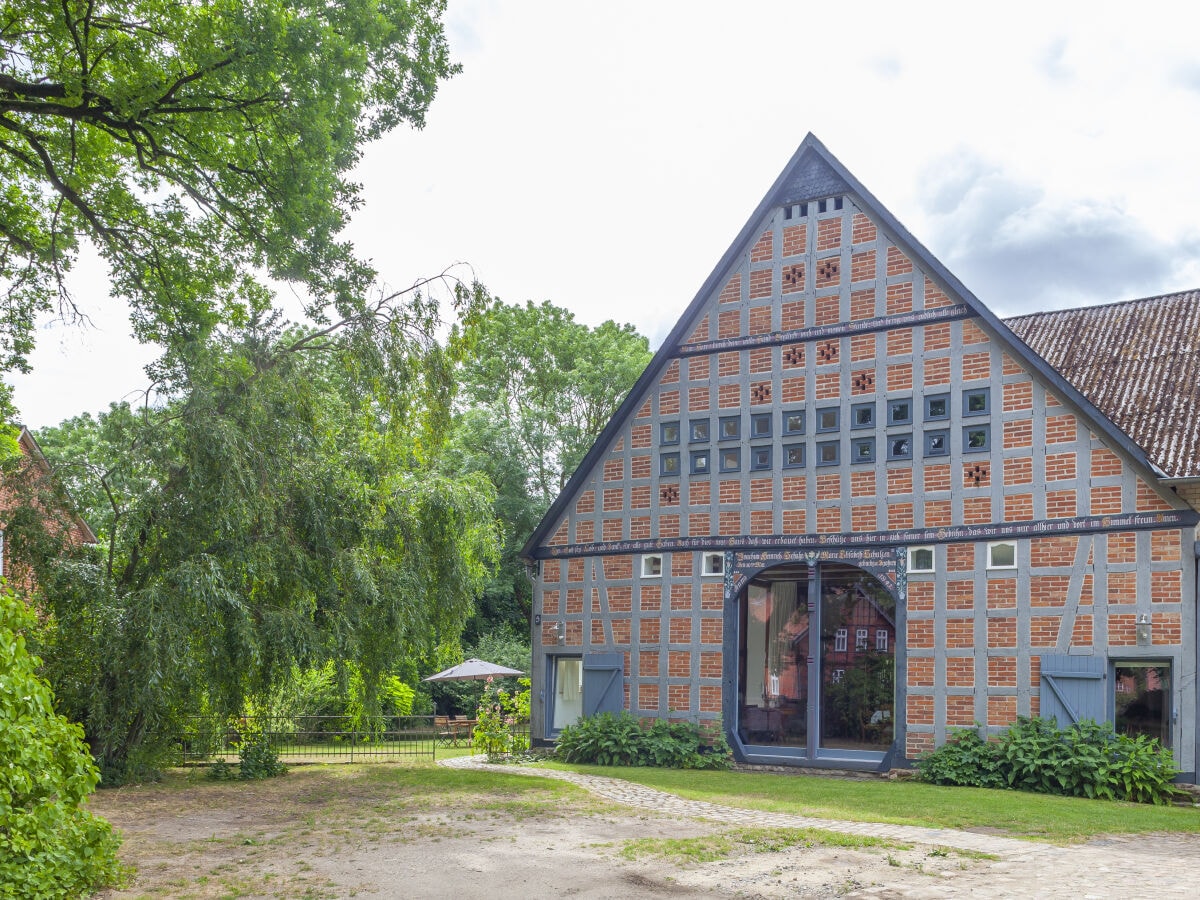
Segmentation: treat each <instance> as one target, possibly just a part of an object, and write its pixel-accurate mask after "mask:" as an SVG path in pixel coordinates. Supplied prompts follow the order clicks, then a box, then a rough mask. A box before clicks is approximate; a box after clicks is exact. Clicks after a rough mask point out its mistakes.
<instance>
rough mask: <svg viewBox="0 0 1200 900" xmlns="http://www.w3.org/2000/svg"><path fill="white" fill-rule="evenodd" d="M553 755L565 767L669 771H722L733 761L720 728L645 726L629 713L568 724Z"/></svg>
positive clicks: (688, 724) (657, 723) (661, 723)
mask: <svg viewBox="0 0 1200 900" xmlns="http://www.w3.org/2000/svg"><path fill="white" fill-rule="evenodd" d="M555 755H556V756H557V757H558V758H559V759H561V760H563V761H564V762H573V763H596V764H599V765H602V766H655V767H658V768H669V769H724V768H728V767H729V765H730V762H731V754H730V750H729V745H728V744H727V743H726V742H725V737H724V736H723V735H722V734H721V733H720V731H719V730H717V729H707V728H702V727H701V726H699V725H696V724H695V723H693V722H668V721H666V720H665V719H654V720H652V721H650V722H648V723H646V724H643V723H642V722H641V721H640V720H638V718H637V717H636V716H634V715H632V714H631V713H629V712H625V711H622V712H620V713H615V714H614V713H600V714H599V715H595V716H589V717H588V718H586V719H580V720H579V721H578V722H576V723H575V724H574V725H568V726H567V727H566V728H564V729H563V730H562V732H561V733H560V734H559V736H558V742H557V744H556V745H555Z"/></svg>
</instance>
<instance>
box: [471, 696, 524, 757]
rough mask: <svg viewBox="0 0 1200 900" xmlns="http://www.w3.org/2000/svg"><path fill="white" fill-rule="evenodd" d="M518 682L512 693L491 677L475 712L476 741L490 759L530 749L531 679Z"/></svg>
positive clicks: (476, 745)
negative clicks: (498, 684)
mask: <svg viewBox="0 0 1200 900" xmlns="http://www.w3.org/2000/svg"><path fill="white" fill-rule="evenodd" d="M518 685H519V687H518V689H517V690H516V691H513V692H511V693H510V692H509V691H506V690H504V688H501V687H498V686H497V685H496V684H495V683H494V682H493V680H492V679H491V678H488V680H487V684H486V686H485V687H484V689H483V696H482V697H481V698H480V700H479V709H478V710H477V711H476V713H475V730H474V744H475V749H477V750H481V751H482V752H484V753H486V754H487V755H488V759H495V758H497V757H501V756H509V755H511V754H514V753H524V752H525V751H526V750H528V749H529V679H528V678H522V679H520V680H519V681H518Z"/></svg>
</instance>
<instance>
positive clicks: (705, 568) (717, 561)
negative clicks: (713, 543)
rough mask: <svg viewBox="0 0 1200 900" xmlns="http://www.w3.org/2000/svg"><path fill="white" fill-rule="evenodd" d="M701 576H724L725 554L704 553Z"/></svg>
mask: <svg viewBox="0 0 1200 900" xmlns="http://www.w3.org/2000/svg"><path fill="white" fill-rule="evenodd" d="M700 574H701V575H724V574H725V554H724V553H705V554H704V556H703V563H702V568H701V570H700Z"/></svg>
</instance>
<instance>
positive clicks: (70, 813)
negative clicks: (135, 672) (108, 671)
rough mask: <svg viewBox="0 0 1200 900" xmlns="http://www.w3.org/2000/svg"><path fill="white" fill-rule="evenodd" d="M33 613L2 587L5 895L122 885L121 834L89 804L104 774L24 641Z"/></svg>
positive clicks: (0, 779)
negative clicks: (56, 702) (61, 710)
mask: <svg viewBox="0 0 1200 900" xmlns="http://www.w3.org/2000/svg"><path fill="white" fill-rule="evenodd" d="M33 625H34V616H33V613H32V612H30V611H29V610H28V609H26V607H25V604H24V602H23V601H22V600H20V599H19V598H17V597H14V596H13V595H12V593H11V592H9V591H8V590H7V589H5V590H4V591H2V592H0V760H3V764H2V765H0V895H3V896H9V897H11V896H18V897H75V896H80V895H83V894H86V893H89V892H91V891H92V890H95V889H97V888H99V887H103V886H105V885H109V884H116V883H119V882H120V881H121V879H122V877H123V875H122V870H121V867H120V865H119V864H118V863H117V857H116V850H117V846H118V845H119V843H120V841H119V839H118V838H117V837H116V836H115V835H114V834H113V833H112V829H111V828H110V827H109V824H108V823H107V822H105V821H104V820H103V819H100V818H98V817H96V816H94V815H92V814H91V813H90V812H88V811H87V810H86V809H85V808H84V803H85V801H86V800H87V797H88V795H89V794H91V793H92V791H93V790H94V789H95V787H96V784H97V782H98V781H99V772H98V771H97V770H96V766H95V764H94V763H93V762H92V757H91V754H89V753H88V749H87V746H86V745H85V744H84V743H83V732H82V729H81V728H80V727H79V726H78V725H74V724H72V723H71V722H69V721H67V720H66V719H65V718H63V717H62V716H60V715H57V714H56V713H55V711H54V697H53V695H52V693H51V691H50V687H49V685H47V684H46V682H45V681H43V680H42V679H41V678H39V677H38V676H37V674H36V670H37V666H38V662H39V661H38V659H37V658H36V657H34V656H31V655H30V654H29V652H28V651H27V650H26V647H25V638H24V636H23V633H24V632H27V631H29V629H31V628H32V627H33Z"/></svg>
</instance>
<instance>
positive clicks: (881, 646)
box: [875, 628, 888, 653]
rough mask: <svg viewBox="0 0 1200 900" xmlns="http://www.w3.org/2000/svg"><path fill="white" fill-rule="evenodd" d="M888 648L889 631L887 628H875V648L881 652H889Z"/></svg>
mask: <svg viewBox="0 0 1200 900" xmlns="http://www.w3.org/2000/svg"><path fill="white" fill-rule="evenodd" d="M887 648H888V632H887V629H886V628H876V629H875V649H876V650H878V651H879V652H881V653H887Z"/></svg>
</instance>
